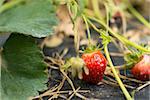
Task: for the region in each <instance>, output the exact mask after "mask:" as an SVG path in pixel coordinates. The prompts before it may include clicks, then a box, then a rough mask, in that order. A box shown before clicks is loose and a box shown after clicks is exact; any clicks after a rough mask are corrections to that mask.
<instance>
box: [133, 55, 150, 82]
mask: <svg viewBox="0 0 150 100" xmlns="http://www.w3.org/2000/svg"><path fill="white" fill-rule="evenodd" d="M131 73H132V74H133V75H134V77H135V78H137V79H139V80H143V81H146V80H149V79H150V55H143V56H142V57H141V60H140V61H139V62H138V63H136V64H135V65H134V66H133V67H132V69H131Z"/></svg>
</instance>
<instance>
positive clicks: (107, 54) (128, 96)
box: [104, 44, 133, 100]
mask: <svg viewBox="0 0 150 100" xmlns="http://www.w3.org/2000/svg"><path fill="white" fill-rule="evenodd" d="M104 52H105V54H106V58H107V60H108V63H109V65H110V67H111V69H112V72H113V74H114V76H115V78H116V80H117V82H118V84H119V86H120V88H121V89H122V92H123V93H124V95H125V97H126V99H127V100H133V99H132V97H131V96H130V94H129V92H128V91H127V89H126V88H125V86H124V84H123V83H122V81H121V79H120V78H119V76H118V74H117V72H116V70H115V67H114V65H113V63H112V61H111V58H110V55H109V51H108V47H107V44H105V45H104Z"/></svg>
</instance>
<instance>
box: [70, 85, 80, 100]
mask: <svg viewBox="0 0 150 100" xmlns="http://www.w3.org/2000/svg"><path fill="white" fill-rule="evenodd" d="M79 89H80V87H78V88H77V89H76V90H75V92H73V93H72V95H71V96H70V97H69V98H68V100H71V98H72V97H73V96H74V95H75V94H76V93H77V92H78V91H79Z"/></svg>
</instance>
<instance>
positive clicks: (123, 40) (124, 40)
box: [88, 16, 150, 52]
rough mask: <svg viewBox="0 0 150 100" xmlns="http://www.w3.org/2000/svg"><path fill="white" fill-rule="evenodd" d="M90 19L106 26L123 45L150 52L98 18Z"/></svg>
mask: <svg viewBox="0 0 150 100" xmlns="http://www.w3.org/2000/svg"><path fill="white" fill-rule="evenodd" d="M88 18H90V19H91V20H94V21H96V22H98V23H99V24H101V25H102V26H104V27H105V28H106V29H108V31H109V32H110V34H111V35H113V36H114V37H116V38H117V39H118V40H119V41H121V42H122V43H124V44H125V45H126V46H128V45H129V46H132V47H135V48H136V49H139V50H142V51H144V52H150V50H149V49H146V48H144V47H142V46H140V45H138V44H136V43H134V42H131V41H129V40H128V39H126V38H125V37H123V36H121V35H120V34H117V33H115V32H114V31H113V30H112V29H111V28H109V27H108V26H107V25H106V24H105V23H104V22H103V21H101V20H98V19H96V18H93V17H90V16H88Z"/></svg>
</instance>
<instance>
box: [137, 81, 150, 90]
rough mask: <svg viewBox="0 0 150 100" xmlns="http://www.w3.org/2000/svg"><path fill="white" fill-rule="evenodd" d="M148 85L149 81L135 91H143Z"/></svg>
mask: <svg viewBox="0 0 150 100" xmlns="http://www.w3.org/2000/svg"><path fill="white" fill-rule="evenodd" d="M148 85H150V81H148V82H147V83H145V84H143V85H141V86H140V87H138V88H136V91H140V90H141V89H143V88H144V87H146V86H148Z"/></svg>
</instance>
